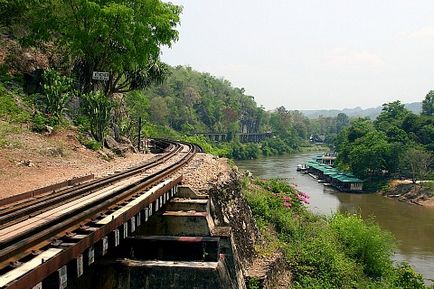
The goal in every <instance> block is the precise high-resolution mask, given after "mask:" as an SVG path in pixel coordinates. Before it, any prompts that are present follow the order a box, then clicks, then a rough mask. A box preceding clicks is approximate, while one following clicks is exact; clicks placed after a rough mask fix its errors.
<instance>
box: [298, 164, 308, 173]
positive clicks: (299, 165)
mask: <svg viewBox="0 0 434 289" xmlns="http://www.w3.org/2000/svg"><path fill="white" fill-rule="evenodd" d="M306 170H307V167H306V165H302V164H298V165H297V172H304V171H306Z"/></svg>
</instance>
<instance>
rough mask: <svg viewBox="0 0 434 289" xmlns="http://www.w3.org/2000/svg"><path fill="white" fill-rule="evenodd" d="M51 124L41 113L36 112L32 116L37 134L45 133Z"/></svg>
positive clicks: (33, 126)
mask: <svg viewBox="0 0 434 289" xmlns="http://www.w3.org/2000/svg"><path fill="white" fill-rule="evenodd" d="M48 124H49V120H48V118H47V117H46V116H45V115H44V114H43V113H41V112H36V113H35V114H34V115H33V116H32V130H33V131H36V132H43V131H44V130H45V127H46V126H47V125H48Z"/></svg>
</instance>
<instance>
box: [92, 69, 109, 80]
mask: <svg viewBox="0 0 434 289" xmlns="http://www.w3.org/2000/svg"><path fill="white" fill-rule="evenodd" d="M109 78H110V73H108V72H104V71H94V72H93V74H92V79H93V80H104V81H108V80H109Z"/></svg>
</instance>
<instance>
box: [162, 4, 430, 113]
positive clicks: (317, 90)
mask: <svg viewBox="0 0 434 289" xmlns="http://www.w3.org/2000/svg"><path fill="white" fill-rule="evenodd" d="M171 2H172V3H175V4H179V5H182V6H183V7H184V11H183V14H182V16H181V25H180V27H179V31H180V39H179V41H178V42H177V43H175V44H174V45H173V47H172V48H171V49H164V50H163V55H162V59H163V61H165V62H167V63H169V64H171V65H178V64H181V65H190V66H191V67H192V68H193V69H196V70H199V71H203V72H209V73H211V74H213V75H215V76H217V77H223V78H225V79H227V80H229V81H230V82H231V83H232V84H233V85H234V86H236V87H243V88H245V89H246V93H248V94H250V95H252V96H254V97H255V100H256V101H257V102H258V103H259V104H260V105H264V106H265V107H266V108H268V109H272V108H275V107H278V106H281V105H284V106H285V107H286V108H288V109H291V110H293V109H319V108H338V109H341V108H352V107H356V106H361V107H363V108H367V107H374V106H378V105H381V104H383V103H385V102H389V101H393V100H397V99H399V100H401V101H402V102H415V101H422V99H423V98H424V97H425V95H426V94H427V92H428V91H429V90H430V89H434V1H433V0H426V1H425V0H390V1H387V0H298V1H292V0H268V1H265V0H263V1H259V0H213V1H211V0H172V1H171Z"/></svg>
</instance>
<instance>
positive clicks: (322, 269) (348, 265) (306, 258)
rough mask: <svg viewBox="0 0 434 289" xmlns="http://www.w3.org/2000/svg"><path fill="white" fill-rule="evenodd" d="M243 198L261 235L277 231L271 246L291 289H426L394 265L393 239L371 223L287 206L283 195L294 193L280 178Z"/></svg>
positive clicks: (262, 182)
mask: <svg viewBox="0 0 434 289" xmlns="http://www.w3.org/2000/svg"><path fill="white" fill-rule="evenodd" d="M244 194H245V196H246V199H247V201H248V203H249V206H250V207H251V209H252V213H253V216H254V217H255V220H256V221H257V223H258V226H259V228H260V230H261V232H262V234H263V235H264V236H269V235H270V233H269V232H268V230H270V228H274V230H275V231H276V233H277V238H278V239H279V240H280V242H277V243H276V242H275V241H274V242H273V246H275V245H276V244H277V245H278V248H277V250H280V251H283V252H284V253H285V261H286V263H287V266H288V269H289V270H290V271H291V272H292V277H293V284H292V285H291V288H300V289H301V288H330V289H331V288H339V289H340V288H372V289H374V288H375V289H377V288H384V289H391V288H396V289H398V288H402V289H404V288H426V287H425V286H424V284H423V279H422V277H421V276H420V275H419V274H417V273H415V272H414V270H413V269H412V268H411V267H409V266H408V265H406V264H403V265H400V266H398V267H396V266H395V265H394V264H393V261H392V259H391V256H392V254H393V248H394V243H393V238H392V237H391V235H390V233H387V232H384V231H382V230H381V229H380V228H379V226H378V225H377V224H375V223H374V222H373V221H368V222H366V221H364V220H363V219H362V218H361V217H360V216H357V215H344V214H336V215H334V216H332V217H329V218H326V217H322V216H315V215H313V214H312V213H311V212H309V211H308V210H306V209H305V207H304V206H303V205H301V206H292V207H290V208H288V206H285V205H284V198H283V197H284V196H291V197H295V198H297V196H296V195H297V192H296V191H295V190H294V189H292V188H291V187H290V186H289V185H288V184H287V183H285V182H283V181H280V180H255V181H254V182H253V185H247V187H246V188H244ZM298 194H299V193H298ZM267 238H268V237H266V239H267Z"/></svg>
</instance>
